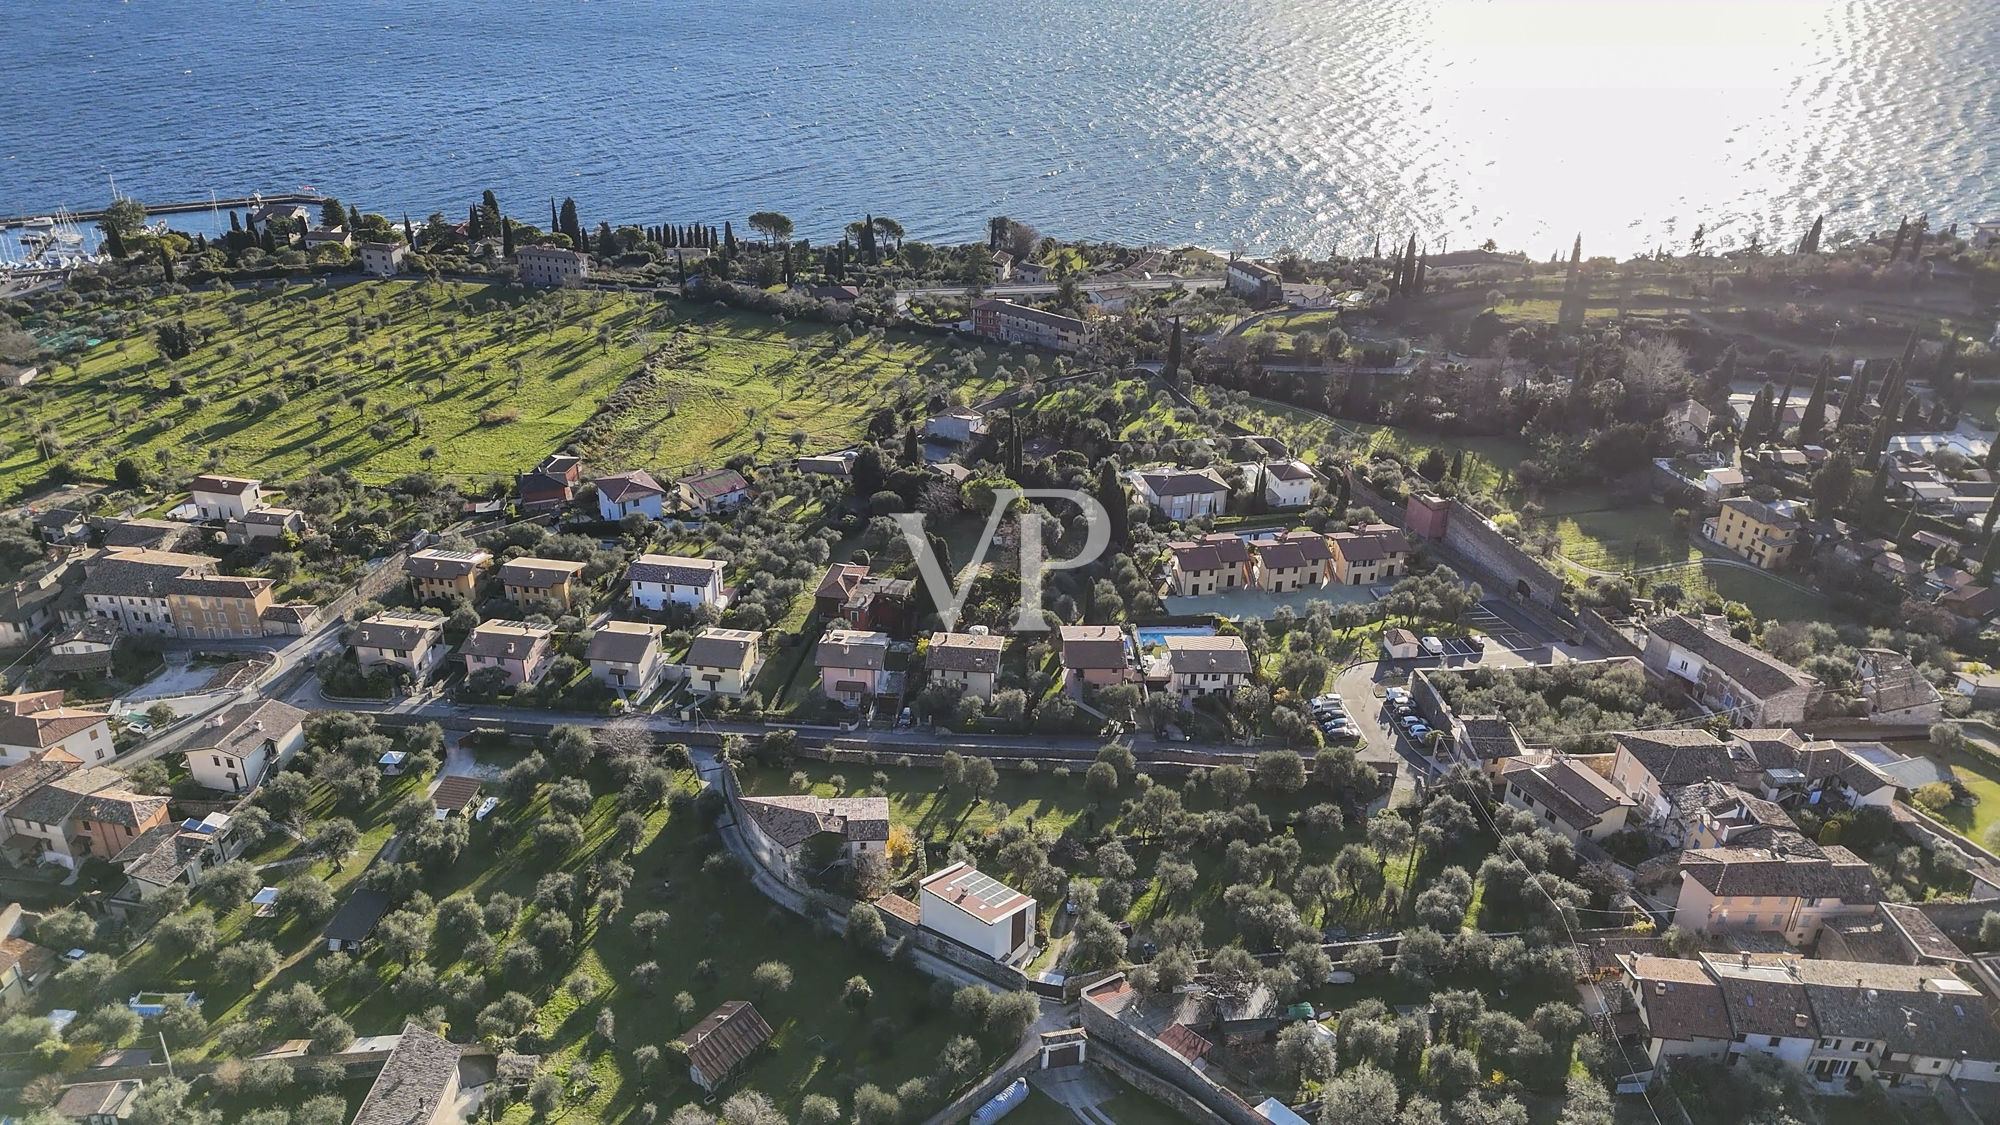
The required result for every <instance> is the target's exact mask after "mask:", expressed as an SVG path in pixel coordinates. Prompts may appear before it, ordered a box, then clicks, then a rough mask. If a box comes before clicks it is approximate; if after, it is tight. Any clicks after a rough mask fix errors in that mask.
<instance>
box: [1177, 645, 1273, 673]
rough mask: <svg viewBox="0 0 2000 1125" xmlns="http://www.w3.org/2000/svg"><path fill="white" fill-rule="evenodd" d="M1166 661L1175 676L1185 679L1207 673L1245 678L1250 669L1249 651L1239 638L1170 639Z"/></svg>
mask: <svg viewBox="0 0 2000 1125" xmlns="http://www.w3.org/2000/svg"><path fill="white" fill-rule="evenodd" d="M1167 660H1168V662H1169V665H1170V666H1171V667H1172V668H1173V670H1174V671H1175V672H1176V673H1178V674H1180V675H1186V676H1193V675H1205V674H1209V673H1216V674H1222V675H1238V676H1247V675H1249V674H1250V672H1251V670H1252V666H1251V663H1250V650H1249V648H1247V647H1246V646H1245V645H1244V644H1243V638H1241V637H1182V636H1170V637H1168V638H1167Z"/></svg>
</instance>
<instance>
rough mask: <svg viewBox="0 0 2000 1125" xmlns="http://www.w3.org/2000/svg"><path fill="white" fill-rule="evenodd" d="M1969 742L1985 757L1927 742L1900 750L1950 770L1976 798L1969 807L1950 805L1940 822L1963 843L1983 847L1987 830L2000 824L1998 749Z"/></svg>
mask: <svg viewBox="0 0 2000 1125" xmlns="http://www.w3.org/2000/svg"><path fill="white" fill-rule="evenodd" d="M1972 741H1973V742H1974V743H1975V744H1977V745H1979V746H1983V747H1985V749H1986V753H1984V754H1981V753H1976V752H1967V751H1962V750H1946V749H1944V748H1943V747H1940V746H1938V745H1936V744H1934V743H1930V742H1922V743H1913V744H1910V745H1905V746H1900V747H1899V749H1901V750H1903V751H1904V752H1906V753H1919V754H1922V755H1923V756H1925V757H1926V758H1930V759H1932V760H1934V761H1938V762H1942V763H1944V764H1945V765H1948V766H1950V767H1951V770H1952V772H1953V773H1955V774H1957V775H1958V780H1959V781H1961V782H1963V783H1964V784H1965V787H1966V788H1967V789H1969V790H1971V791H1972V795H1973V796H1974V797H1977V798H1978V803H1977V804H1974V805H1972V806H1970V807H1967V806H1965V805H1953V806H1952V807H1951V808H1948V809H1946V810H1945V812H1944V816H1943V817H1942V819H1943V820H1944V821H1945V822H1946V823H1948V824H1950V825H1951V826H1952V827H1953V828H1956V829H1958V831H1959V834H1960V835H1962V836H1964V837H1965V838H1966V839H1968V840H1971V841H1973V842H1974V843H1977V844H1981V845H1984V844H1985V843H1986V831H1987V829H1989V828H1991V827H1992V826H1993V825H1994V824H1995V823H1996V822H2000V747H1996V746H1994V745H1993V744H1992V743H1991V742H1986V741H1984V740H1981V739H1976V738H1975V739H1972Z"/></svg>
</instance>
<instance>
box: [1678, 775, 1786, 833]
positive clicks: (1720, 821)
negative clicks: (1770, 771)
mask: <svg viewBox="0 0 2000 1125" xmlns="http://www.w3.org/2000/svg"><path fill="white" fill-rule="evenodd" d="M1672 806H1673V813H1672V816H1673V818H1674V821H1675V823H1676V826H1677V829H1678V830H1677V831H1671V832H1668V833H1666V835H1667V837H1668V840H1669V843H1670V844H1671V845H1672V846H1675V847H1687V848H1695V849H1704V848H1772V847H1784V848H1790V849H1794V850H1798V849H1799V848H1800V842H1801V841H1802V840H1803V838H1804V837H1803V834H1802V833H1800V832H1799V829H1798V825H1797V824H1796V823H1794V822H1793V820H1792V818H1791V816H1790V814H1788V813H1786V812H1785V810H1784V807H1783V806H1781V805H1779V804H1777V803H1776V802H1774V801H1767V800H1765V799H1764V798H1762V797H1757V796H1753V795H1751V794H1750V793H1748V792H1746V791H1744V790H1743V789H1741V788H1739V787H1737V786H1735V785H1732V784H1730V783H1729V782H1726V781H1699V782H1696V783H1695V784H1693V785H1688V786H1684V787H1683V788H1681V789H1680V790H1678V791H1676V792H1675V793H1674V794H1673V796H1672Z"/></svg>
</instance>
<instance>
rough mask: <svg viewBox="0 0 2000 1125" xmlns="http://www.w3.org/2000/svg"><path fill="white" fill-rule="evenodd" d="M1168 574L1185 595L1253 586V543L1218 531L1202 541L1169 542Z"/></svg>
mask: <svg viewBox="0 0 2000 1125" xmlns="http://www.w3.org/2000/svg"><path fill="white" fill-rule="evenodd" d="M1167 550H1168V552H1169V553H1170V560H1171V561H1170V562H1169V564H1168V576H1169V578H1170V580H1171V581H1172V582H1173V588H1174V593H1176V594H1179V595H1180V596H1181V597H1184V598H1192V597H1199V596H1201V595H1203V594H1215V593H1220V592H1221V591H1223V590H1236V589H1241V588H1244V587H1247V586H1249V585H1250V584H1251V583H1252V582H1253V581H1254V580H1255V578H1256V563H1255V562H1254V561H1253V560H1252V559H1251V556H1250V545H1249V544H1248V543H1245V542H1244V541H1243V537H1242V536H1240V535H1231V534H1229V533H1227V532H1217V533H1215V534H1213V535H1204V536H1202V537H1201V538H1200V539H1199V540H1193V541H1187V540H1183V541H1178V542H1173V543H1169V544H1167Z"/></svg>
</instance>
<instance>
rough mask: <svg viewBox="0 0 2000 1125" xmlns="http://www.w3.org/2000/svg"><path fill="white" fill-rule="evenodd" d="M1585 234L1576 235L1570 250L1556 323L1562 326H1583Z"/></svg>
mask: <svg viewBox="0 0 2000 1125" xmlns="http://www.w3.org/2000/svg"><path fill="white" fill-rule="evenodd" d="M1583 316H1584V304H1583V235H1582V234H1581V233H1579V234H1578V235H1577V236H1576V242H1575V244H1573V245H1572V246H1571V247H1570V251H1569V273H1568V275H1567V276H1565V277H1564V279H1563V299H1562V308H1561V310H1560V311H1559V312H1558V313H1557V314H1556V324H1557V326H1558V327H1562V328H1581V327H1583Z"/></svg>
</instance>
